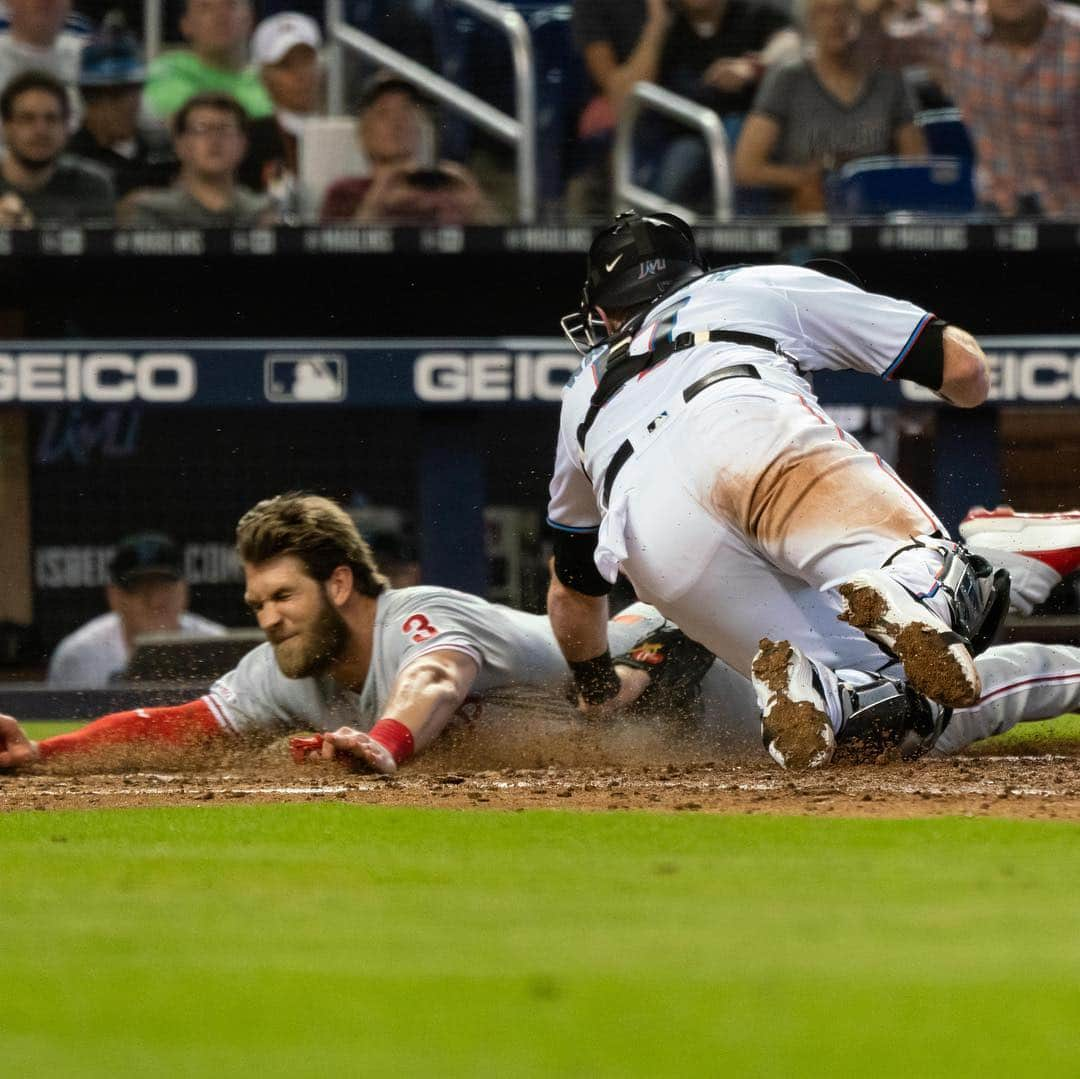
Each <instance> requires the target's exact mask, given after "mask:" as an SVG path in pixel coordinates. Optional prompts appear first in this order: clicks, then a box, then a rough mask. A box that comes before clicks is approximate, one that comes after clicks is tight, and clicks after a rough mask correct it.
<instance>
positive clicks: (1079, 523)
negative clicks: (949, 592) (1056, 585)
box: [960, 506, 1080, 577]
mask: <svg viewBox="0 0 1080 1079" xmlns="http://www.w3.org/2000/svg"><path fill="white" fill-rule="evenodd" d="M960 535H961V536H963V537H964V542H965V543H966V544H967V545H968V546H969V547H988V548H990V549H991V550H995V551H1011V552H1012V553H1014V554H1021V555H1024V556H1025V557H1026V558H1034V559H1035V560H1036V561H1038V562H1042V563H1043V564H1044V565H1047V566H1049V567H1050V568H1051V569H1052V570H1053V571H1054V572H1055V573H1057V574H1058V576H1059V577H1067V576H1068V575H1069V574H1070V573H1074V572H1075V571H1076V570H1078V569H1080V511H1077V510H1073V511H1071V512H1069V513H1017V512H1016V511H1015V510H1014V509H1012V508H1011V507H1009V506H998V508H997V509H996V510H987V509H983V508H982V507H981V506H976V507H975V508H974V509H972V510H970V511H968V515H967V516H966V517H965V518H964V519H963V520H962V521H961V522H960Z"/></svg>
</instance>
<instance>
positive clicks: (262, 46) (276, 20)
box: [251, 11, 322, 67]
mask: <svg viewBox="0 0 1080 1079" xmlns="http://www.w3.org/2000/svg"><path fill="white" fill-rule="evenodd" d="M294 45H310V46H311V47H312V48H313V49H316V50H318V49H320V48H322V34H321V33H320V31H319V24H318V23H317V22H316V21H315V20H314V19H310V18H308V16H307V15H300V14H299V13H297V12H295V11H283V12H282V13H281V14H280V15H271V16H270V18H268V19H263V21H262V22H261V23H259V25H258V26H256V27H255V33H254V35H253V36H252V39H251V58H252V60H254V61H255V63H256V64H257V65H258V66H259V67H262V66H263V65H264V64H276V63H277V62H278V61H279V60H280V59H281V58H282V57H283V56H284V55H285V54H286V53H287V52H288V51H289V50H290V49H291V48H292V47H293V46H294Z"/></svg>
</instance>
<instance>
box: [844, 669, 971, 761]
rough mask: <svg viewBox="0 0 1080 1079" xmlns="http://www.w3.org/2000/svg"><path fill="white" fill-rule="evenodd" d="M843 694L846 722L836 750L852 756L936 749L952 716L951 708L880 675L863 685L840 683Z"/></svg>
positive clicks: (911, 754) (908, 754)
mask: <svg viewBox="0 0 1080 1079" xmlns="http://www.w3.org/2000/svg"><path fill="white" fill-rule="evenodd" d="M840 697H841V702H842V707H843V711H844V724H843V726H842V727H841V728H840V733H839V734H838V735H837V736H836V743H837V749H838V751H846V752H847V753H849V754H853V755H865V754H870V755H877V754H879V753H882V752H884V751H885V750H887V749H892V748H895V749H898V750H899V751H900V753H901V755H902V756H904V757H907V758H911V757H917V756H919V755H920V754H922V753H925V752H926V751H927V750H929V749H932V748H933V746H934V743H935V742H936V741H937V740H938V738H939V737H940V736H941V732H942V731H944V730H945V728H946V727H947V726H948V725H949V720H950V719H951V718H952V709H951V708H945V707H944V706H942V705H939V704H935V703H934V702H933V701H931V700H930V699H929V698H928V697H924V696H923V695H922V694H921V693H917V692H916V691H915V690H914V689H912V688H911V686H909V685H908V684H907V683H906V682H902V681H899V680H897V679H893V678H883V677H878V678H875V679H874V680H873V681H872V682H868V683H867V684H865V685H861V686H852V685H849V684H848V683H846V682H841V683H840Z"/></svg>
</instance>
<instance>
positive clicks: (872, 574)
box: [839, 570, 982, 708]
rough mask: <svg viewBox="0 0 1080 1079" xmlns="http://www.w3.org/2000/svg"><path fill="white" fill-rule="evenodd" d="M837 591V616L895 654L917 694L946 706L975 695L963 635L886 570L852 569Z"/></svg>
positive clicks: (977, 686) (975, 675)
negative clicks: (839, 601) (840, 605)
mask: <svg viewBox="0 0 1080 1079" xmlns="http://www.w3.org/2000/svg"><path fill="white" fill-rule="evenodd" d="M840 595H841V596H842V597H843V599H844V609H843V611H842V613H841V614H840V616H839V617H840V620H841V621H842V622H847V623H849V624H850V625H853V626H854V627H855V628H856V629H861V630H862V631H863V633H865V634H866V635H867V637H869V638H870V639H871V640H872V641H874V642H875V643H877V644H879V645H881V647H882V648H884V649H886V651H888V652H889V654H890V655H893V656H896V658H897V659H898V660H900V662H901V663H902V664H903V665H904V673H905V674H906V675H907V679H908V681H909V682H910V683H911V685H912V687H913V688H914V689H915V690H916V691H917V692H919V693H922V694H923V695H924V696H926V697H929V698H930V699H931V700H933V701H937V702H938V703H939V704H944V705H947V706H948V707H950V708H966V707H967V706H969V705H972V704H974V703H975V702H976V701H977V700H978V699H979V694H980V693H981V692H982V684H981V682H980V681H979V672H978V670H977V668H976V667H975V659H974V657H973V656H972V655H971V652H970V651H969V650H968V646H967V644H966V642H965V641H964V639H963V638H962V637H961V636H960V635H959V634H958V633H954V632H953V631H952V629H950V628H949V626H947V625H946V624H945V623H944V622H943V621H942V620H941V619H940V618H938V617H937V615H935V614H934V613H933V612H932V611H930V610H928V609H927V608H926V607H924V606H923V605H922V604H921V603H919V601H918V600H917V599H915V597H914V596H912V595H911V593H910V592H908V591H907V589H905V588H903V587H902V586H901V585H900V584H898V583H897V582H896V581H894V580H893V579H892V578H891V577H890V576H889V575H888V574H887V573H883V572H882V571H881V570H867V571H865V572H864V573H856V574H855V576H854V577H851V578H850V579H849V580H848V581H847V582H846V583H844V584H842V585H841V586H840Z"/></svg>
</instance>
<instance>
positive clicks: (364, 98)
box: [356, 72, 427, 112]
mask: <svg viewBox="0 0 1080 1079" xmlns="http://www.w3.org/2000/svg"><path fill="white" fill-rule="evenodd" d="M395 91H396V92H398V93H403V94H408V95H409V97H411V98H412V99H413V101H415V102H416V104H417V105H425V104H427V99H426V98H425V97H424V95H423V94H421V93H420V91H419V90H417V88H416V87H415V86H413V84H412V83H411V82H408V81H407V80H405V79H401V78H398V76H397V75H389V74H387V73H386V72H380V73H379V74H377V75H372V77H371V78H370V79H368V81H367V82H366V83H364V88H363V89H362V90H361V91H360V103H359V104H358V105H357V107H356V111H357V112H364V111H365V110H367V109H370V108H371V106H372V105H374V104H375V102H376V101H378V100H379V98H380V97H382V96H383V94H389V93H393V92H395Z"/></svg>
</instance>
